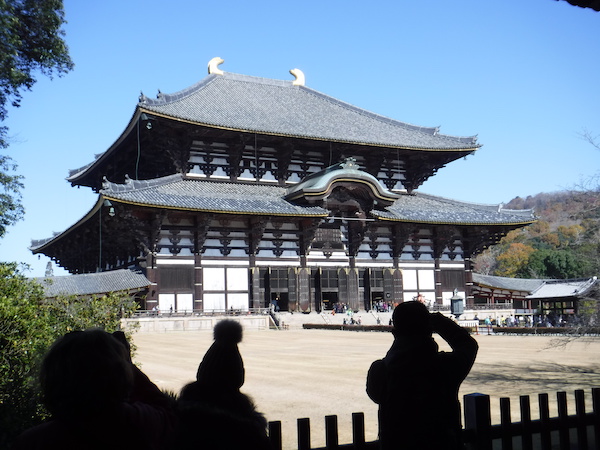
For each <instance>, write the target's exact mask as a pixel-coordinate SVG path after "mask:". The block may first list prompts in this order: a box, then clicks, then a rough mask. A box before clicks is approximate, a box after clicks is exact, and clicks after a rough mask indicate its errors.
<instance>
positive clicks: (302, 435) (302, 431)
mask: <svg viewBox="0 0 600 450" xmlns="http://www.w3.org/2000/svg"><path fill="white" fill-rule="evenodd" d="M298 450H310V419H309V418H308V417H304V418H302V419H298Z"/></svg>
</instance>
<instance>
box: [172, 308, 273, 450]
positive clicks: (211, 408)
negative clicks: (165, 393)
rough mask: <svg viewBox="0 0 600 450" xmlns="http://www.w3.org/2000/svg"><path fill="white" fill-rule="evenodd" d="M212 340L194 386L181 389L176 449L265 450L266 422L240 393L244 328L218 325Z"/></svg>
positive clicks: (229, 322) (224, 322) (225, 323)
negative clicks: (239, 345) (239, 346)
mask: <svg viewBox="0 0 600 450" xmlns="http://www.w3.org/2000/svg"><path fill="white" fill-rule="evenodd" d="M213 335H214V342H213V344H212V345H211V346H210V348H209V349H208V351H207V352H206V354H205V355H204V358H203V359H202V362H201V363H200V365H199V367H198V372H197V373H196V381H194V382H192V383H189V384H187V385H186V386H184V387H183V389H182V390H181V393H180V395H179V398H178V400H177V414H178V419H179V427H178V431H177V433H176V439H175V445H174V449H177V450H189V449H202V450H230V449H245V450H269V449H271V444H270V441H269V438H268V436H267V433H266V429H267V421H266V419H265V418H264V416H263V415H262V414H261V413H260V412H258V411H257V410H256V406H255V405H254V402H253V400H252V399H251V398H250V397H249V396H247V395H246V394H243V393H242V392H240V388H241V387H242V385H243V384H244V380H245V369H244V361H243V360H242V356H241V354H240V352H239V349H238V343H239V342H241V341H242V335H243V331H242V326H241V325H240V323H239V322H236V321H234V320H222V321H220V322H219V323H217V324H216V325H215V328H214V330H213Z"/></svg>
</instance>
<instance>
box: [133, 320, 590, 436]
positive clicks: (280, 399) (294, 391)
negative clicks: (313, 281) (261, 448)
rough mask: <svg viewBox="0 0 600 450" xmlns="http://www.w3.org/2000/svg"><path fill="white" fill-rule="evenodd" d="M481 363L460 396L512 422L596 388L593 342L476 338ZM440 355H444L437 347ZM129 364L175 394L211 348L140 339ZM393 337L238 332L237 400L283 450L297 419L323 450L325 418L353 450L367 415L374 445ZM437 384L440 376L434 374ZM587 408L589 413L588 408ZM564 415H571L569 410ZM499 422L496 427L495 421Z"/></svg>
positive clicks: (172, 336)
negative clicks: (562, 394)
mask: <svg viewBox="0 0 600 450" xmlns="http://www.w3.org/2000/svg"><path fill="white" fill-rule="evenodd" d="M475 338H476V339H477V341H478V342H479V346H480V348H479V354H478V356H477V360H476V362H475V365H474V367H473V370H472V371H471V373H470V375H469V376H468V377H467V379H466V381H465V382H464V383H463V385H462V388H461V393H460V396H461V399H462V396H463V395H465V394H468V393H473V392H479V393H484V394H488V395H490V396H491V398H492V416H493V417H496V418H498V417H499V413H498V399H499V398H500V397H510V398H511V404H512V406H513V412H512V416H513V420H518V418H519V413H518V398H519V396H520V395H525V394H529V395H532V398H531V404H532V410H533V411H532V416H533V418H534V419H535V418H537V411H535V410H534V408H535V405H537V394H539V393H548V394H550V399H551V402H552V403H551V408H552V409H551V416H555V415H556V406H555V398H556V394H555V393H556V392H557V391H561V390H564V391H567V394H568V399H569V403H570V407H571V406H573V408H574V401H573V391H574V390H576V389H585V390H586V394H587V393H589V390H590V388H592V387H600V358H598V355H599V354H600V338H580V339H578V340H576V341H574V342H571V343H565V342H564V341H563V342H561V341H559V340H558V339H559V338H556V337H548V336H500V335H495V336H494V335H493V336H487V335H478V336H475ZM436 340H437V341H438V343H440V348H442V349H444V348H446V347H445V346H444V343H443V341H441V339H440V338H439V337H436ZM134 342H135V344H136V345H137V354H136V358H135V360H136V362H138V363H140V364H141V367H142V370H143V371H144V372H145V373H146V374H147V375H148V376H149V377H150V379H152V380H153V381H154V382H155V383H156V384H157V385H158V386H159V387H161V388H163V389H168V390H172V391H175V392H178V391H179V390H180V389H181V388H182V387H183V386H184V385H185V384H186V383H188V382H190V381H193V380H194V378H195V374H196V370H197V367H198V364H199V363H200V361H201V360H202V357H203V356H204V353H205V352H206V350H207V349H208V347H209V346H210V345H211V344H212V342H213V339H212V331H195V332H169V333H138V334H136V335H135V336H134ZM391 342H392V335H391V334H390V333H381V332H370V333H369V332H352V331H325V330H287V331H274V330H264V331H253V330H250V331H245V334H244V340H243V341H242V343H241V344H240V345H239V348H240V352H241V354H242V357H243V358H244V364H245V368H246V383H245V384H244V386H243V387H242V391H243V392H244V393H246V394H248V395H250V396H251V397H253V398H254V400H255V402H256V404H257V406H258V409H259V410H260V411H262V412H263V413H264V414H265V416H266V417H267V420H269V421H274V420H280V421H282V428H283V431H282V432H283V441H284V448H294V447H295V445H296V443H297V437H296V419H298V418H302V417H309V418H310V422H311V442H312V445H313V446H324V444H325V437H324V431H323V430H324V417H325V416H326V415H331V414H335V415H337V416H338V426H339V430H340V439H339V442H340V444H343V443H349V442H351V439H352V438H351V436H352V433H351V414H352V413H353V412H364V413H365V427H366V433H367V439H368V440H373V439H376V437H377V406H376V405H375V404H374V403H372V402H371V400H370V399H369V398H368V397H367V394H366V392H365V379H366V373H367V370H368V368H369V366H370V364H371V362H372V361H373V360H375V359H378V358H380V357H383V356H384V355H385V353H386V351H387V349H388V347H389V346H390V344H391ZM440 377H443V374H440ZM588 408H590V406H588ZM570 413H571V410H570ZM497 421H499V419H497Z"/></svg>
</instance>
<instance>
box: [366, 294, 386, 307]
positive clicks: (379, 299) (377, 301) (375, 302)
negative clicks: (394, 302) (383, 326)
mask: <svg viewBox="0 0 600 450" xmlns="http://www.w3.org/2000/svg"><path fill="white" fill-rule="evenodd" d="M383 305H384V299H383V292H371V304H370V305H369V306H370V310H371V311H373V310H375V311H381V310H382V308H383Z"/></svg>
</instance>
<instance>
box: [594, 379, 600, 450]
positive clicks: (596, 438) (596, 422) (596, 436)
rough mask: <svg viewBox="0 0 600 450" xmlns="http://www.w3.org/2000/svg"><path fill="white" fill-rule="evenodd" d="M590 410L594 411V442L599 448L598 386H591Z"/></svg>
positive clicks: (599, 399) (599, 412)
mask: <svg viewBox="0 0 600 450" xmlns="http://www.w3.org/2000/svg"><path fill="white" fill-rule="evenodd" d="M592 410H593V411H594V416H593V417H594V442H595V443H596V450H600V388H592Z"/></svg>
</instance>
